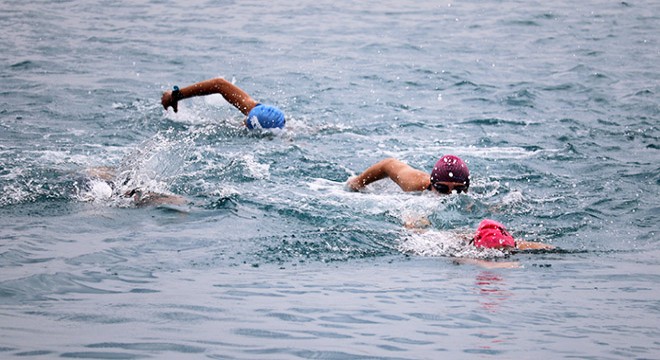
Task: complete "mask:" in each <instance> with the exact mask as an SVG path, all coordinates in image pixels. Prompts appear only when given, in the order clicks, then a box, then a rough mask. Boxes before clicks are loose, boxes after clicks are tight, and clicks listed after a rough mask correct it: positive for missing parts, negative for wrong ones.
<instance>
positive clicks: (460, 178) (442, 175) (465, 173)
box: [431, 155, 470, 186]
mask: <svg viewBox="0 0 660 360" xmlns="http://www.w3.org/2000/svg"><path fill="white" fill-rule="evenodd" d="M440 181H443V182H453V183H463V184H465V185H467V186H470V170H468V167H467V165H466V164H465V163H464V162H463V160H461V158H459V157H458V156H454V155H445V156H443V157H441V158H440V160H438V162H437V163H435V166H434V167H433V171H432V172H431V183H436V182H440Z"/></svg>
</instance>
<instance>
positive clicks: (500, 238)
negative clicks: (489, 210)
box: [474, 219, 516, 248]
mask: <svg viewBox="0 0 660 360" xmlns="http://www.w3.org/2000/svg"><path fill="white" fill-rule="evenodd" d="M474 246H476V247H485V248H501V247H505V246H510V247H516V241H515V240H514V239H513V237H512V236H511V235H509V233H508V232H507V231H506V228H505V227H504V225H502V224H500V223H498V222H497V221H495V220H490V219H484V220H482V221H481V223H480V224H479V227H478V228H477V233H476V234H474Z"/></svg>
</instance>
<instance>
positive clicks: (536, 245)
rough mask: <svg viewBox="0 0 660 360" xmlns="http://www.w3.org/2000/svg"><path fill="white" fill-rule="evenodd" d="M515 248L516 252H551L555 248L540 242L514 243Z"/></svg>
mask: <svg viewBox="0 0 660 360" xmlns="http://www.w3.org/2000/svg"><path fill="white" fill-rule="evenodd" d="M516 248H518V250H551V249H554V248H555V247H554V246H552V245H548V244H544V243H540V242H532V241H516Z"/></svg>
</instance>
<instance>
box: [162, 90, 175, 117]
mask: <svg viewBox="0 0 660 360" xmlns="http://www.w3.org/2000/svg"><path fill="white" fill-rule="evenodd" d="M160 103H161V104H163V107H164V108H165V110H167V108H168V107H170V106H171V107H172V109H173V110H174V112H177V111H179V102H178V101H177V100H175V99H174V98H173V97H172V92H171V91H166V92H164V93H163V97H162V98H161V99H160Z"/></svg>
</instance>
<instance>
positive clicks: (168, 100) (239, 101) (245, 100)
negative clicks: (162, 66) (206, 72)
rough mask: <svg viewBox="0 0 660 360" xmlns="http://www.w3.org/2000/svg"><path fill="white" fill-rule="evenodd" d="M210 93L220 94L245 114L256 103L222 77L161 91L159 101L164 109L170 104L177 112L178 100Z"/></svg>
mask: <svg viewBox="0 0 660 360" xmlns="http://www.w3.org/2000/svg"><path fill="white" fill-rule="evenodd" d="M211 94H220V95H222V96H223V97H224V98H225V100H227V102H229V103H230V104H232V105H234V107H236V108H237V109H238V110H240V112H242V113H243V114H245V115H247V114H249V113H250V110H252V108H254V107H255V106H256V105H257V104H258V102H257V101H256V100H254V99H253V98H252V97H251V96H250V95H248V93H246V92H245V91H243V90H242V89H241V88H239V87H238V86H236V85H234V84H232V83H231V82H229V81H227V80H225V79H223V78H215V79H209V80H205V81H201V82H198V83H196V84H193V85H190V86H186V87H184V88H181V89H179V90H178V91H176V90H175V91H166V92H164V93H163V96H162V98H161V101H160V102H161V104H162V105H163V107H164V108H165V110H167V108H169V107H170V106H171V107H172V109H174V112H177V111H179V108H178V102H179V100H183V99H187V98H190V97H195V96H205V95H211Z"/></svg>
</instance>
